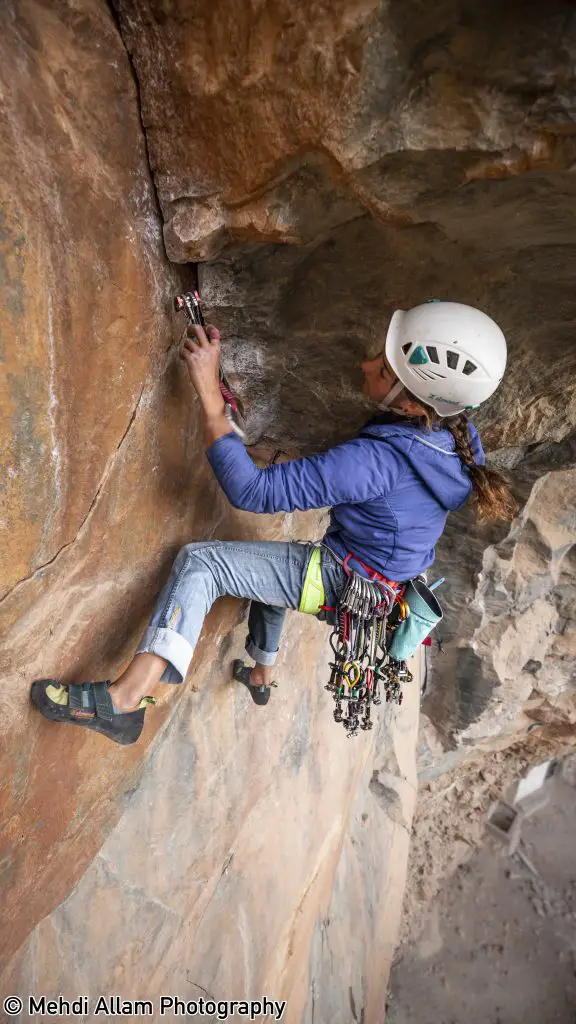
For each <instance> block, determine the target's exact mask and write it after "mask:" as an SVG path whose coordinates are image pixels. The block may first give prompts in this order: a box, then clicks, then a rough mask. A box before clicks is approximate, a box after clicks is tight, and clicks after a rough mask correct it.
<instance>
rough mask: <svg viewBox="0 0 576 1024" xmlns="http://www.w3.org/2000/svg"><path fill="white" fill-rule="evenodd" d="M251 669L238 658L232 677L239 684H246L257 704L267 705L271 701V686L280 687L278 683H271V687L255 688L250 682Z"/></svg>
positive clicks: (233, 666) (234, 664)
mask: <svg viewBox="0 0 576 1024" xmlns="http://www.w3.org/2000/svg"><path fill="white" fill-rule="evenodd" d="M250 672H251V669H250V668H249V667H248V665H245V664H244V662H243V661H240V659H239V658H237V659H236V660H235V661H233V662H232V676H233V678H234V679H236V680H237V682H239V683H244V686H246V687H247V688H248V690H249V692H250V696H251V697H252V700H253V701H254V703H255V704H267V703H268V701H269V700H270V686H278V683H274V682H272V683H270V686H253V685H252V683H251V682H250Z"/></svg>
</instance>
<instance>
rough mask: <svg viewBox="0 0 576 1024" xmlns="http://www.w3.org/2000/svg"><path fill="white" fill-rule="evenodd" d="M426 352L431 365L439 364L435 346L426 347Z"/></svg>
mask: <svg viewBox="0 0 576 1024" xmlns="http://www.w3.org/2000/svg"><path fill="white" fill-rule="evenodd" d="M426 351H427V353H428V355H429V357H430V360H431V362H433V363H439V362H440V360H439V358H438V349H437V348H436V346H435V345H427V346H426Z"/></svg>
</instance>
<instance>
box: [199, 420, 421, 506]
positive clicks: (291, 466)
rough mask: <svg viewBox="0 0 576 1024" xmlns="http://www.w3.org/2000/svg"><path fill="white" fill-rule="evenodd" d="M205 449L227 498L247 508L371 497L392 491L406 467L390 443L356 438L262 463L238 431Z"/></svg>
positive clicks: (353, 500) (312, 504)
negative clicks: (258, 463) (261, 466)
mask: <svg viewBox="0 0 576 1024" xmlns="http://www.w3.org/2000/svg"><path fill="white" fill-rule="evenodd" d="M378 449H384V451H379V450H378ZM206 454H207V456H208V461H209V463H210V465H211V466H212V469H213V471H214V474H215V476H216V479H217V480H218V483H219V484H220V486H221V488H222V490H223V491H224V493H225V495H226V497H227V498H228V501H229V502H230V504H231V505H233V506H234V508H239V509H244V510H245V511H246V512H268V513H270V512H294V511H295V510H296V509H299V510H301V511H306V510H307V509H312V508H327V507H329V506H332V505H342V504H344V503H352V504H356V503H359V502H363V501H370V499H371V498H375V497H377V496H378V495H380V494H386V493H387V492H388V491H390V490H391V489H392V488H393V487H394V484H395V481H396V480H397V479H398V476H399V474H400V473H401V472H403V469H404V466H403V464H402V457H401V456H400V455H399V454H398V453H397V452H396V451H394V449H393V448H388V446H386V445H381V444H376V445H374V444H370V443H369V442H368V443H367V442H366V441H362V440H360V439H358V438H355V439H354V440H352V441H347V442H346V443H345V444H341V445H338V447H336V448H330V449H329V451H327V452H323V453H322V454H321V455H313V456H311V457H309V458H304V459H294V460H293V461H292V462H283V463H280V464H279V465H274V466H267V467H266V468H265V469H259V468H258V467H257V466H256V465H255V464H254V462H253V461H252V459H251V458H250V456H249V455H248V452H247V451H246V449H245V448H244V445H243V444H242V442H241V440H240V438H239V437H237V436H236V434H232V433H231V434H225V435H224V437H220V438H218V440H217V441H215V442H214V444H213V445H211V447H210V448H209V449H208V451H207V453H206Z"/></svg>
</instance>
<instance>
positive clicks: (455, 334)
mask: <svg viewBox="0 0 576 1024" xmlns="http://www.w3.org/2000/svg"><path fill="white" fill-rule="evenodd" d="M384 352H385V354H386V359H387V360H388V362H389V363H390V366H391V367H392V369H393V370H394V373H395V374H396V376H397V377H398V380H399V381H401V382H402V384H403V385H404V386H405V387H407V388H408V389H409V391H411V392H412V394H413V395H415V396H416V397H417V398H420V399H421V400H422V401H423V402H425V403H426V405H431V406H432V408H433V409H435V410H436V412H437V413H438V415H439V416H456V415H458V413H461V412H464V410H465V409H475V408H477V406H479V405H480V403H481V402H484V401H485V400H486V399H487V398H490V395H492V394H493V393H494V392H495V391H496V388H497V387H498V385H499V383H500V381H501V380H502V377H503V376H504V370H505V369H506V338H505V337H504V335H503V334H502V331H501V330H500V328H499V327H498V324H496V323H494V321H493V320H492V319H491V318H490V317H489V316H487V315H486V313H482V311H481V310H479V309H475V308H474V307H473V306H465V305H463V304H462V303H461V302H441V301H439V300H432V301H431V302H425V303H424V304H423V305H422V306H414V308H413V309H409V310H403V309H397V310H396V312H395V313H394V314H393V316H392V319H391V321H390V326H389V328H388V334H387V335H386V343H385V346H384ZM393 391H394V392H396V393H397V389H396V388H394V389H393ZM389 397H392V392H391V393H390V396H389Z"/></svg>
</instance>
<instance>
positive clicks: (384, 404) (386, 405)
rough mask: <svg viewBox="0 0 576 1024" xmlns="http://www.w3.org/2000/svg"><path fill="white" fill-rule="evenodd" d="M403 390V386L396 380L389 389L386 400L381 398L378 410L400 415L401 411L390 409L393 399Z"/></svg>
mask: <svg viewBox="0 0 576 1024" xmlns="http://www.w3.org/2000/svg"><path fill="white" fill-rule="evenodd" d="M403 390H404V385H403V383H402V381H401V380H398V379H397V380H396V383H395V384H394V386H393V387H391V388H390V391H389V392H388V394H387V395H386V398H383V399H382V401H381V402H379V403H378V408H379V409H390V410H391V411H392V412H399V413H402V412H403V410H402V409H394V408H393V407H392V402H393V401H394V399H395V398H397V397H398V395H399V394H400V392H401V391H403ZM403 415H406V413H403Z"/></svg>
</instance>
